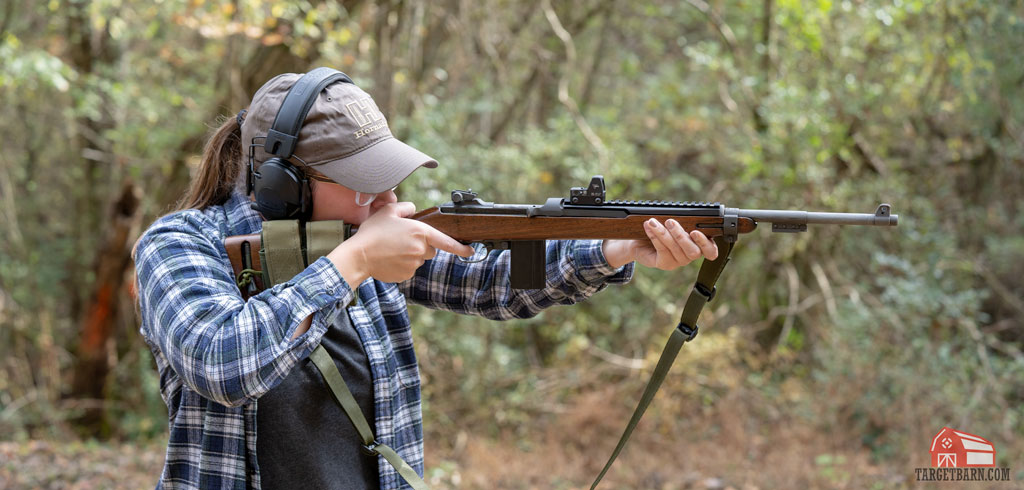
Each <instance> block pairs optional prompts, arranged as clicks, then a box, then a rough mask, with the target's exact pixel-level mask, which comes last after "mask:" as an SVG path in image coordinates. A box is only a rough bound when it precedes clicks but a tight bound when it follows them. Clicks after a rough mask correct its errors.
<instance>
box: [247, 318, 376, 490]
mask: <svg viewBox="0 0 1024 490" xmlns="http://www.w3.org/2000/svg"><path fill="white" fill-rule="evenodd" d="M321 345H323V346H324V348H325V349H327V353H328V354H330V355H331V358H332V359H334V363H335V364H336V365H337V366H338V371H340V372H341V376H342V378H344V379H345V384H347V385H348V388H349V390H351V391H352V395H353V396H354V397H355V399H356V402H357V403H358V404H359V408H360V409H361V410H362V411H363V416H365V417H366V420H367V421H368V422H369V423H370V427H373V426H374V422H373V421H374V420H375V417H374V406H373V379H372V378H371V375H370V365H369V362H368V361H367V358H366V351H365V349H364V348H363V344H362V342H361V341H360V340H359V334H358V333H357V332H356V330H355V329H354V328H352V324H351V322H349V320H348V318H347V317H346V316H344V315H339V319H338V321H337V322H335V323H334V324H332V325H331V326H330V328H328V329H327V332H326V333H325V334H324V336H323V340H322V344H321ZM257 403H258V404H257V408H256V459H257V463H258V464H259V468H260V481H261V483H262V486H263V488H265V489H270V490H274V489H278V488H287V489H291V488H308V489H360V490H362V489H370V488H380V479H379V476H378V469H377V458H378V457H377V456H369V455H367V454H364V453H363V452H362V450H361V448H362V445H363V443H362V440H361V439H360V438H359V433H358V432H356V430H355V428H354V427H353V426H352V422H351V421H349V418H348V415H346V414H345V411H344V410H342V409H341V406H339V405H338V402H337V401H335V400H334V397H333V396H332V395H331V391H330V389H329V388H328V387H327V383H326V382H325V381H324V378H323V376H321V374H320V371H319V370H318V369H317V368H316V366H314V365H313V362H312V361H310V360H309V359H306V360H305V361H303V362H302V363H301V364H300V365H299V366H297V367H296V368H295V369H294V370H292V372H291V374H289V375H288V377H287V378H285V379H284V381H282V382H281V384H280V385H278V386H275V387H274V388H273V389H272V390H270V391H268V392H267V393H266V394H264V395H263V396H261V397H260V398H259V400H258V402H257Z"/></svg>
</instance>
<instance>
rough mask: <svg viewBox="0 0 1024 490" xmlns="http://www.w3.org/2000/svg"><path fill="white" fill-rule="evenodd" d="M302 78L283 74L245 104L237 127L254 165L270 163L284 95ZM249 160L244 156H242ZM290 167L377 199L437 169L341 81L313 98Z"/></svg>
mask: <svg viewBox="0 0 1024 490" xmlns="http://www.w3.org/2000/svg"><path fill="white" fill-rule="evenodd" d="M301 77H302V74H300V73H284V74H281V75H278V76H276V77H274V78H272V79H270V81H268V82H267V83H265V84H264V85H263V86H262V87H260V89H259V90H257V91H256V95H254V96H253V98H252V103H250V104H249V109H248V111H247V112H246V114H245V120H244V121H243V122H242V146H243V152H248V151H249V145H250V144H253V143H254V142H253V138H257V137H259V139H257V140H256V141H255V143H256V147H255V151H254V156H253V158H254V159H255V161H256V163H257V164H260V163H263V162H264V161H266V160H268V159H270V158H272V157H273V155H271V154H269V153H267V152H266V151H265V150H264V148H263V141H264V140H263V138H262V137H264V136H266V135H267V132H268V131H269V130H270V128H271V126H272V125H273V123H274V118H275V117H276V116H277V111H278V109H280V108H281V104H282V103H283V102H284V99H285V96H286V95H288V89H290V88H291V87H292V85H294V84H295V82H297V81H298V80H299V78H301ZM244 154H245V155H248V153H244ZM294 155H295V157H297V159H298V161H297V160H296V159H295V158H293V159H292V162H293V163H296V164H298V166H299V167H300V168H301V164H299V161H301V162H305V163H306V165H308V166H310V167H312V168H313V169H315V170H316V171H318V172H319V173H321V174H323V175H325V176H327V177H328V178H330V179H331V180H333V181H334V182H337V183H339V184H341V185H343V186H345V187H348V188H349V189H352V190H355V191H359V192H366V193H379V192H384V191H387V190H389V189H392V188H394V187H395V186H397V185H398V184H399V183H401V182H402V181H403V180H405V178H406V177H408V176H409V175H410V174H412V173H413V171H415V170H416V169H417V168H420V167H428V168H435V167H437V160H434V159H433V158H431V157H429V156H427V155H426V154H424V153H423V152H421V151H419V150H417V149H415V148H413V147H411V146H409V145H407V144H405V143H402V142H401V141H398V140H397V139H396V138H395V137H394V136H393V135H392V134H391V129H390V128H388V121H387V119H385V118H384V114H383V113H381V111H380V109H379V108H378V107H377V104H376V103H375V102H374V101H373V99H372V98H371V97H370V95H369V94H367V93H366V92H364V91H363V90H362V89H360V88H359V87H357V86H356V85H355V84H352V83H347V82H343V81H338V82H334V83H332V84H330V85H328V86H327V88H325V89H324V90H323V91H322V92H320V94H319V95H318V96H317V100H316V102H315V103H314V104H313V106H312V107H311V108H310V110H309V113H308V114H307V115H306V119H305V121H304V122H303V123H302V129H301V130H300V131H299V140H298V144H297V145H296V146H295V152H294Z"/></svg>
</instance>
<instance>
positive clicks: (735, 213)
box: [225, 175, 899, 289]
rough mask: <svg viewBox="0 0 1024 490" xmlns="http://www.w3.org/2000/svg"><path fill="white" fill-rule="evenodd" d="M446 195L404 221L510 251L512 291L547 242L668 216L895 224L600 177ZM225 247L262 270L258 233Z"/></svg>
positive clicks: (879, 215) (717, 233)
mask: <svg viewBox="0 0 1024 490" xmlns="http://www.w3.org/2000/svg"><path fill="white" fill-rule="evenodd" d="M451 197H452V200H451V202H447V203H445V204H442V205H440V206H436V207H432V208H429V209H425V210H423V211H420V212H419V213H416V214H415V215H413V216H410V219H415V220H418V221H421V222H423V223H426V224H428V225H430V226H433V227H434V228H437V229H438V230H440V231H441V232H442V233H444V234H446V235H448V236H451V237H452V238H454V239H456V240H459V241H461V242H463V243H480V244H482V245H484V246H485V247H486V248H487V249H488V250H511V255H512V256H511V261H512V262H511V277H510V281H511V287H513V288H516V289H537V288H542V287H544V267H545V264H544V260H545V252H544V250H545V241H546V240H560V239H608V238H623V239H647V233H646V232H645V231H644V226H643V224H644V222H645V221H647V220H648V219H651V218H654V219H656V220H658V221H660V222H662V224H664V222H665V221H666V220H668V219H674V220H676V221H678V222H679V224H680V225H682V227H683V229H684V230H686V231H687V232H689V231H692V230H697V231H700V232H701V233H704V234H705V235H707V236H708V237H711V238H716V237H718V238H719V239H721V240H724V241H725V242H727V243H730V244H731V243H734V242H735V241H736V238H737V237H738V235H739V234H740V233H750V232H752V231H754V229H755V228H756V227H757V223H758V222H768V223H771V224H772V231H773V232H784V233H798V232H803V231H807V225H809V224H833V225H868V226H896V223H897V221H898V219H899V216H898V215H895V214H892V212H891V206H889V205H888V204H879V205H878V207H877V208H876V209H875V212H874V213H873V214H867V213H817V212H809V211H781V210H768V209H739V208H727V207H725V206H724V205H722V204H719V203H706V202H670V201H622V200H612V201H608V200H606V199H605V184H604V178H603V177H602V176H600V175H597V176H594V177H593V178H592V179H591V181H590V185H589V186H587V187H573V188H571V189H570V190H569V197H568V198H560V197H552V198H549V199H548V200H547V202H545V203H544V204H540V205H537V204H495V203H492V202H486V201H483V200H481V199H480V198H479V197H478V195H477V193H475V192H473V191H471V190H468V191H463V190H455V191H452V194H451ZM353 231H354V230H353ZM225 245H226V247H227V250H228V255H229V257H231V260H232V265H233V266H234V268H235V273H236V275H237V274H238V272H239V271H240V270H242V269H251V270H254V271H262V270H263V268H262V265H261V264H260V260H259V256H258V251H259V250H260V245H261V242H260V236H259V235H258V234H253V235H238V236H234V237H228V239H227V240H226V241H225ZM257 279H261V278H259V277H258V276H257ZM261 284H262V282H261Z"/></svg>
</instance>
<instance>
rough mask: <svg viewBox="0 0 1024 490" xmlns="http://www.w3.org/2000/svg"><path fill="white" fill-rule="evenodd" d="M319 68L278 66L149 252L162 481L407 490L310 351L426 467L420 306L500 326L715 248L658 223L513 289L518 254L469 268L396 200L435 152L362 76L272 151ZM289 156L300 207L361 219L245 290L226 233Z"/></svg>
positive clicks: (331, 89) (142, 286) (146, 291)
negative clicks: (413, 328)
mask: <svg viewBox="0 0 1024 490" xmlns="http://www.w3.org/2000/svg"><path fill="white" fill-rule="evenodd" d="M318 70H320V69H318ZM335 73H337V72H335ZM311 75H312V73H311ZM309 78H310V77H306V78H300V75H297V74H284V75H280V76H278V77H275V78H273V79H272V80H270V81H268V82H267V83H266V84H265V85H264V86H263V87H262V88H260V90H259V91H257V93H256V94H255V96H254V97H253V100H252V102H251V104H250V107H249V108H248V110H247V111H242V112H240V113H239V116H238V117H237V118H231V119H228V120H227V121H225V122H224V124H223V125H222V126H221V127H220V128H219V129H218V130H217V131H216V133H215V134H214V135H213V136H212V137H211V138H210V140H209V142H208V144H207V146H206V149H205V150H204V153H203V159H202V163H201V165H200V168H199V171H198V173H197V174H196V175H195V177H194V180H193V182H192V186H191V188H190V190H189V192H188V194H187V195H186V196H185V198H184V199H183V200H182V205H181V206H180V210H179V211H176V212H174V213H171V214H169V215H167V216H164V217H162V218H160V219H159V220H157V221H156V222H155V223H154V224H153V225H152V226H151V227H150V228H149V229H148V230H146V232H145V233H144V234H143V236H142V237H141V238H140V239H139V242H138V244H137V246H136V252H135V261H136V271H137V277H138V279H137V280H138V285H137V286H138V291H139V292H140V294H139V301H140V309H141V313H142V327H141V332H142V335H143V337H144V338H145V340H146V342H147V344H148V345H149V346H150V348H151V349H152V351H153V355H154V356H155V358H156V361H157V367H158V369H159V372H160V381H161V394H162V396H163V398H164V401H165V402H166V403H167V407H168V412H169V414H168V416H169V426H170V427H169V428H170V439H169V441H168V445H167V458H166V462H165V466H164V470H163V474H162V475H161V479H160V483H159V484H158V487H163V488H200V487H201V488H228V487H230V488H299V487H301V488H384V489H392V488H402V487H404V486H406V485H407V484H406V482H405V481H404V480H403V478H402V477H400V476H399V475H398V473H397V472H396V471H395V469H394V468H393V467H392V466H391V465H390V464H388V463H387V462H386V461H385V460H384V459H383V458H380V457H378V455H377V454H373V453H372V452H371V453H370V454H369V455H367V454H365V452H364V451H363V450H362V449H365V448H363V444H362V442H361V440H360V439H359V437H358V434H357V433H356V431H355V429H354V428H353V426H352V423H350V422H349V419H348V417H347V416H346V415H345V413H344V412H343V411H342V410H341V409H340V408H339V406H338V404H337V403H336V402H335V400H334V399H333V398H332V396H331V394H330V392H329V391H328V389H327V386H326V384H325V383H324V381H323V378H322V377H321V375H320V373H319V372H318V371H317V370H316V368H315V367H314V366H313V365H312V364H311V363H310V362H307V360H308V358H309V356H310V353H311V352H312V351H313V350H314V348H316V347H317V346H318V345H323V346H324V347H325V349H326V350H327V352H328V353H329V354H330V358H331V359H332V360H333V361H334V363H335V365H336V366H337V368H338V370H339V371H340V372H341V374H342V377H343V378H344V381H345V383H346V384H347V385H348V387H349V388H350V389H351V391H352V394H353V395H354V397H355V400H356V401H357V403H358V405H359V409H360V410H361V411H362V413H363V415H364V416H365V418H366V419H367V420H368V421H370V425H371V426H372V428H373V431H374V433H375V435H376V440H377V441H378V442H380V443H381V444H385V445H387V446H389V447H391V448H394V450H395V451H396V452H397V453H398V454H399V455H400V456H401V457H402V459H404V460H405V461H406V462H407V463H408V464H409V465H410V466H412V468H413V469H414V470H415V472H416V473H418V474H420V475H422V473H423V440H422V428H421V420H422V419H421V412H420V379H419V371H418V369H417V366H416V357H415V353H414V351H413V346H412V337H411V335H410V323H409V317H408V313H407V309H406V301H411V302H413V303H416V304H421V305H425V306H428V307H431V308H436V309H443V310H448V311H455V312H459V313H468V314H474V315H480V316H483V317H486V318H491V319H495V320H505V319H511V318H528V317H531V316H533V315H536V314H537V313H538V312H539V311H540V310H542V309H544V308H546V307H548V306H551V305H556V304H573V303H575V302H577V301H581V300H583V299H586V298H588V297H589V296H591V295H592V294H594V293H596V292H598V291H600V290H602V289H604V288H605V287H606V286H607V285H608V284H621V283H625V282H627V281H628V280H629V279H630V278H631V276H632V272H633V265H632V264H633V261H634V260H636V261H639V262H640V263H641V264H643V265H646V266H651V267H657V268H660V269H665V270H671V269H674V268H676V267H680V266H682V265H685V264H687V263H689V262H691V261H692V260H695V259H697V258H698V257H700V256H702V255H703V256H705V257H708V258H712V259H713V258H715V257H716V256H717V253H718V251H717V248H716V247H715V245H714V243H713V242H712V241H710V240H708V239H707V238H706V237H705V236H704V235H703V234H700V233H696V232H695V233H694V234H692V236H691V235H688V234H687V233H686V232H685V231H683V230H682V227H681V226H679V224H678V223H676V222H675V221H673V220H669V221H668V227H665V226H662V225H661V224H660V223H658V222H657V221H653V220H652V221H651V222H648V223H647V224H646V225H645V227H646V231H647V234H648V236H649V237H650V241H648V240H605V241H603V242H602V241H576V240H567V241H549V242H548V247H547V264H548V265H547V287H545V288H544V289H537V290H514V289H511V288H509V286H508V283H509V281H508V273H509V266H508V264H509V260H508V256H507V255H508V254H507V253H493V254H490V255H489V256H488V258H487V259H486V260H485V261H483V262H479V263H472V264H470V263H465V262H462V261H460V260H458V259H457V258H456V256H457V255H461V256H464V257H468V256H470V255H472V254H473V250H472V249H471V248H470V247H468V246H466V245H463V244H461V243H459V242H457V241H455V240H454V239H452V238H451V237H448V236H446V235H444V234H443V233H441V232H439V231H438V230H436V229H434V228H431V227H430V226H427V225H425V224H423V223H420V222H418V221H414V220H410V219H407V218H406V217H407V216H410V215H412V214H413V213H414V212H415V207H414V205H413V204H412V203H409V202H398V200H397V198H396V196H395V193H394V188H395V187H396V186H398V184H399V183H401V181H402V180H404V179H405V178H406V177H408V176H409V175H410V174H411V173H412V172H413V171H414V170H416V169H417V168H419V167H421V166H423V167H428V168H434V167H436V166H437V162H436V161H434V160H433V159H432V158H430V157H428V156H426V155H424V154H423V153H421V152H419V151H417V150H415V149H413V148H411V147H409V146H408V145H405V144H404V143H402V142H400V141H398V140H397V139H395V138H394V137H393V136H392V135H391V132H390V130H389V129H388V126H387V121H386V120H385V118H384V117H383V115H382V114H381V113H380V110H379V109H378V108H377V106H376V104H375V103H374V102H373V100H372V99H371V98H370V96H369V95H367V94H366V93H365V92H364V91H362V90H360V89H359V88H358V87H356V86H355V85H354V84H352V83H351V82H350V81H348V79H347V77H345V78H344V79H339V80H337V81H333V82H330V81H329V82H330V83H329V84H327V85H326V87H324V88H322V89H321V88H320V87H317V88H316V89H315V90H313V92H312V93H313V95H311V96H309V97H310V99H309V100H310V101H311V104H312V105H311V107H309V110H308V113H307V114H305V116H304V117H301V118H300V119H299V120H298V121H299V124H298V126H299V127H301V131H299V129H298V128H296V130H295V131H296V134H297V136H298V139H297V143H296V144H295V146H294V149H293V150H294V151H291V152H287V151H286V152H284V153H277V150H276V149H273V151H274V152H275V153H274V154H273V155H272V154H270V153H268V152H267V150H270V149H271V146H273V145H268V144H266V143H265V142H266V140H265V139H264V138H266V137H267V136H268V135H270V136H272V138H277V136H276V135H274V132H273V131H271V129H275V128H278V123H277V122H276V120H277V118H278V114H279V113H284V112H287V111H286V110H285V109H282V107H283V106H289V103H288V102H286V98H287V97H288V94H289V90H290V89H291V88H292V86H293V85H296V84H297V83H298V84H299V85H300V86H301V85H302V84H303V83H305V82H304V80H307V79H309ZM293 92H299V91H293ZM285 139H287V138H285ZM275 155H277V156H279V157H281V155H284V156H283V160H286V161H287V165H289V166H291V167H292V168H293V169H294V170H295V172H296V173H297V175H298V177H297V182H299V184H298V185H302V186H308V188H307V187H303V188H302V189H301V191H302V193H306V194H302V195H304V196H305V195H308V201H309V202H306V201H303V203H302V205H301V206H302V207H303V209H304V211H302V215H301V216H300V218H303V219H308V220H314V221H315V220H343V221H344V222H346V223H348V224H352V225H357V226H358V227H359V231H358V232H357V233H355V234H354V235H353V236H352V237H351V238H350V239H348V240H345V241H343V242H341V243H340V244H338V246H337V247H336V248H334V250H333V251H331V252H330V253H329V254H327V255H326V256H325V257H321V258H319V259H318V260H316V261H314V262H313V263H312V264H310V265H309V267H307V268H306V269H305V270H303V271H301V272H299V273H298V274H296V275H295V276H294V277H292V278H291V279H290V280H288V281H285V282H283V283H281V284H277V285H274V286H273V287H270V288H268V289H267V290H265V291H262V292H260V293H259V294H257V295H255V296H253V297H251V298H250V299H248V300H247V301H245V300H243V299H242V296H241V294H240V292H239V290H238V287H237V286H236V283H235V277H234V274H233V272H232V269H231V265H230V263H229V261H228V258H227V255H226V253H225V250H224V247H223V240H224V238H225V237H227V236H231V235H241V234H250V233H258V232H259V231H260V229H261V228H262V223H263V221H264V218H265V216H263V214H271V207H268V206H266V205H264V204H263V203H262V200H261V199H262V198H260V197H259V196H260V189H266V186H265V185H263V184H264V183H261V182H262V181H263V180H266V179H268V177H266V175H268V172H269V169H270V167H271V166H270V164H266V165H267V166H266V167H264V164H265V163H266V162H267V161H268V159H271V158H273V157H274V156H275ZM247 164H248V165H247ZM254 180H255V181H257V182H256V184H255V185H254V184H253V181H254ZM261 185H262V186H263V187H261ZM253 188H255V189H257V192H255V193H253V192H251V191H252V190H253ZM268 192H269V194H275V192H276V190H275V189H273V188H272V186H271V188H270V191H268ZM300 194H301V193H300ZM275 195H276V194H275ZM254 200H255V204H256V205H255V206H253V203H254ZM307 204H308V206H307ZM253 207H255V208H256V210H254V209H253ZM258 210H259V211H263V213H262V214H261V212H259V211H258ZM276 213H277V211H276V210H274V211H273V214H276Z"/></svg>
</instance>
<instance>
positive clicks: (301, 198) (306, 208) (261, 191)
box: [253, 158, 312, 220]
mask: <svg viewBox="0 0 1024 490" xmlns="http://www.w3.org/2000/svg"><path fill="white" fill-rule="evenodd" d="M253 194H254V197H255V199H256V202H254V203H253V209H255V210H256V211H259V213H260V214H262V215H263V217H264V218H266V219H268V220H276V219H301V220H306V219H308V218H309V215H310V213H311V211H312V208H311V206H310V204H309V203H310V202H311V199H310V190H309V181H308V180H307V179H306V178H305V176H303V175H302V173H301V172H299V170H298V169H296V168H295V166H294V165H292V164H290V163H288V161H286V160H282V159H280V158H271V159H269V160H267V161H266V162H263V164H262V165H260V168H259V170H258V171H257V172H255V173H254V175H253Z"/></svg>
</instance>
